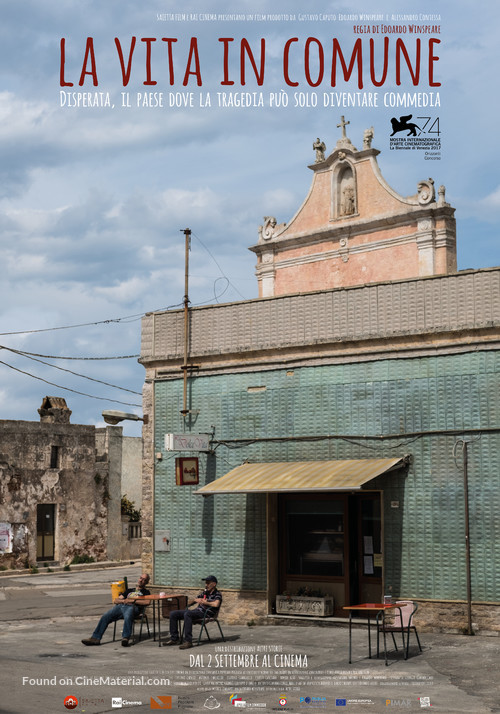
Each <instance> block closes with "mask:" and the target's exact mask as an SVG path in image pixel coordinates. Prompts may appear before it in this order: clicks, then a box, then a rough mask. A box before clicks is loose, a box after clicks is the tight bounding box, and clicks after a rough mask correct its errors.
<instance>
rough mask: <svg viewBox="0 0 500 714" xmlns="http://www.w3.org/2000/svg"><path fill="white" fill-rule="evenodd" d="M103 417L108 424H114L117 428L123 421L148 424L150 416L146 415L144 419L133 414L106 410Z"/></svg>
mask: <svg viewBox="0 0 500 714" xmlns="http://www.w3.org/2000/svg"><path fill="white" fill-rule="evenodd" d="M102 417H103V419H104V421H105V422H106V424H112V425H113V426H116V425H117V424H119V423H120V422H121V421H142V422H144V424H147V423H148V415H147V414H145V415H144V416H143V417H140V416H138V415H137V414H131V413H129V412H120V411H118V410H117V409H106V410H105V411H103V413H102Z"/></svg>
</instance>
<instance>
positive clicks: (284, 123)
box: [0, 0, 500, 434]
mask: <svg viewBox="0 0 500 714" xmlns="http://www.w3.org/2000/svg"><path fill="white" fill-rule="evenodd" d="M416 8H417V9H416ZM0 9H1V13H2V23H1V25H0V36H1V42H0V152H1V156H0V229H1V232H0V256H1V260H2V265H3V271H2V278H3V279H2V281H1V283H0V285H1V288H0V291H1V301H0V315H1V321H0V333H2V334H1V336H0V344H1V345H2V347H3V348H4V349H2V351H1V353H0V405H1V410H0V418H2V419H27V420H37V419H38V414H37V411H36V410H37V408H38V407H39V406H40V404H41V402H42V399H43V397H44V396H45V395H46V394H49V395H55V396H64V397H65V398H66V400H67V402H68V405H69V407H70V408H71V409H72V410H73V415H72V421H73V422H74V423H82V424H99V425H102V418H101V416H100V415H101V411H102V410H103V409H123V410H125V411H132V412H136V413H138V414H141V406H140V405H141V396H140V392H141V389H142V383H143V378H144V370H143V368H142V366H141V365H139V364H138V363H137V359H136V358H131V359H120V360H118V359H112V360H95V359H90V358H95V357H118V356H127V355H136V354H138V353H139V351H140V324H141V323H140V317H141V315H142V314H144V313H145V312H147V311H151V310H156V309H163V308H168V307H172V306H177V305H180V304H181V303H182V298H183V294H184V236H183V234H182V232H181V231H182V229H183V228H186V227H189V228H191V230H192V232H193V237H192V247H191V253H190V300H191V303H192V304H193V305H198V304H207V303H216V302H226V301H232V300H241V299H248V298H254V297H256V296H257V280H256V278H255V276H254V267H255V266H254V263H255V260H254V258H255V256H254V254H253V253H251V252H250V251H248V247H249V246H250V245H253V244H255V243H256V242H257V229H258V226H259V224H261V223H262V218H263V216H265V215H274V216H276V218H277V219H278V222H282V221H288V220H289V219H290V218H291V217H292V215H293V214H294V213H295V211H296V209H297V208H298V207H299V205H300V204H301V203H302V201H303V199H304V198H305V196H306V194H307V192H308V190H309V186H310V182H311V179H312V174H311V172H310V170H309V169H308V168H307V166H308V164H311V163H312V162H313V161H314V152H313V150H312V143H313V141H314V139H315V138H316V137H321V139H322V140H323V141H324V142H325V143H326V145H327V151H328V152H329V151H331V150H333V148H334V146H335V142H336V140H337V138H338V137H339V136H340V132H339V129H337V124H338V123H339V120H340V115H341V114H344V115H345V117H346V119H347V120H349V121H350V125H349V126H348V136H349V137H350V138H351V140H352V142H353V143H354V144H355V145H357V146H358V148H360V147H361V146H362V137H363V131H364V129H366V128H368V127H370V126H373V127H374V131H375V138H374V141H373V146H374V147H375V148H377V149H379V150H380V151H381V154H380V155H379V157H378V162H379V166H380V168H381V170H382V173H383V175H384V177H385V179H386V180H387V181H388V183H389V184H390V185H391V186H392V187H393V188H394V189H395V190H397V191H398V192H399V193H401V194H402V195H411V194H414V193H416V187H417V183H418V181H419V180H421V179H426V178H428V177H429V176H432V177H433V178H434V180H435V183H436V186H439V185H441V184H444V185H445V186H446V198H447V200H448V201H449V202H450V203H451V204H452V205H453V206H454V207H456V209H457V211H456V217H457V223H458V267H459V269H465V268H482V267H489V266H493V265H498V264H500V260H499V249H498V234H497V225H498V218H499V215H500V178H499V171H498V166H499V165H500V164H499V162H500V156H499V154H500V142H499V141H498V136H497V132H496V124H497V115H498V113H497V111H496V109H497V108H498V104H499V99H498V71H499V64H500V62H499V60H500V49H499V45H498V37H497V30H498V27H500V6H499V5H498V3H494V2H488V3H481V4H480V5H479V6H476V8H474V7H473V6H472V5H471V4H470V3H469V2H466V1H465V0H454V1H453V2H452V1H451V0H450V1H448V0H445V1H442V2H439V3H436V2H428V1H427V0H422V2H420V3H413V2H411V3H410V2H407V1H406V0H398V2H395V1H389V0H380V2H375V3H374V2H372V1H371V0H370V2H368V0H361V1H360V2H357V3H351V4H349V3H344V2H337V1H336V0H333V1H330V2H327V1H326V2H322V3H315V4H314V9H313V10H311V4H310V3H304V2H301V1H299V0H290V1H289V2H282V0H275V1H274V2H273V3H269V2H265V1H264V0H252V1H251V2H246V1H244V2H239V3H238V4H237V5H234V4H231V3H228V2H226V1H225V0H214V1H213V2H203V3H201V2H197V3H190V2H189V1H188V2H178V1H177V0H158V1H157V2H152V1H151V0H143V1H142V2H140V3H138V2H136V1H135V0H134V1H132V0H104V1H103V0H66V1H65V2H60V0H44V1H43V2H40V1H39V0H16V2H15V3H13V2H11V1H10V0H0ZM360 12H369V13H381V14H383V15H384V16H386V15H387V16H388V18H389V19H388V20H387V21H385V20H384V22H383V23H379V24H387V25H390V26H392V25H394V24H403V25H408V23H407V22H397V21H392V20H391V15H393V14H404V13H415V12H417V13H424V14H425V13H429V14H436V13H437V14H439V15H440V19H439V20H436V21H431V22H428V23H426V22H419V23H418V24H434V25H439V26H440V34H439V35H432V36H436V37H439V39H440V40H441V43H440V45H439V47H438V51H437V52H436V54H437V55H438V56H439V61H438V62H437V63H436V76H437V79H439V81H440V82H441V86H440V87H439V88H429V87H428V83H427V84H426V76H427V74H426V71H427V70H426V60H425V59H424V61H423V64H422V67H423V70H422V79H421V83H420V85H419V88H418V90H419V91H423V92H430V91H433V92H439V97H440V104H441V105H440V106H439V107H435V108H432V109H429V110H428V112H427V113H428V114H429V115H432V116H433V117H434V118H435V117H439V120H440V129H441V140H442V151H441V160H439V161H428V160H425V156H424V152H423V151H417V152H394V151H390V149H389V134H390V118H391V117H392V116H394V115H398V116H399V115H401V114H405V113H410V112H411V111H412V110H408V111H406V110H404V108H403V109H401V111H400V110H399V109H395V108H391V107H384V106H378V107H377V108H369V107H351V108H342V109H340V108H339V107H332V106H323V101H322V98H323V92H329V91H332V88H331V86H329V75H330V67H331V45H332V38H333V37H337V38H338V39H339V42H340V43H341V45H342V47H343V48H345V53H346V55H349V56H350V52H351V51H352V47H353V44H354V41H355V39H357V38H358V37H362V39H363V42H364V43H366V44H365V45H364V47H366V48H368V42H369V39H370V37H372V35H368V34H364V35H357V34H355V33H354V31H353V27H354V25H360V24H361V25H363V24H366V23H363V22H362V21H352V20H349V19H340V17H341V16H347V15H352V14H354V13H360ZM308 13H309V14H312V13H317V14H323V15H325V16H326V15H330V16H333V15H335V16H336V18H337V19H336V20H334V19H333V18H332V17H330V18H329V19H315V18H311V19H306V17H305V16H306V15H307V14H308ZM196 14H197V17H198V19H196V17H195V16H196ZM221 14H223V15H226V16H227V15H234V14H241V15H242V16H244V19H237V20H234V19H230V18H228V17H225V18H224V19H220V18H218V19H216V20H213V19H212V17H211V16H212V15H216V16H217V15H221ZM269 14H272V15H273V16H272V17H271V18H269V17H268V18H266V19H263V17H265V16H266V15H269ZM251 15H252V16H253V18H254V19H250V16H251ZM293 15H295V19H293V17H291V16H293ZM258 16H259V17H258ZM185 18H187V19H185ZM368 24H369V25H373V24H374V23H368ZM88 37H92V38H93V48H94V57H95V71H96V75H97V79H98V86H97V87H94V85H93V79H92V76H91V75H90V74H87V75H85V77H84V80H85V81H84V84H83V86H79V81H80V75H81V73H82V67H83V66H84V57H85V49H86V41H87V38H88ZM116 37H117V38H119V40H120V43H121V47H122V50H123V53H124V63H125V69H126V65H127V61H128V57H129V51H130V48H131V38H132V37H136V38H137V42H136V46H135V49H134V51H133V54H132V61H131V65H130V79H129V82H128V84H127V86H126V87H124V86H123V79H122V70H121V67H120V60H119V56H118V53H117V48H116V45H115V38H116ZM163 37H169V38H175V39H176V42H172V43H169V44H168V43H164V42H162V41H161V38H163ZM193 37H196V38H197V48H198V56H199V64H200V74H201V78H202V86H201V87H200V86H198V84H197V81H196V76H195V75H194V74H191V75H189V76H188V81H187V84H186V85H185V86H184V84H183V79H184V76H185V74H186V71H191V72H194V70H195V67H196V66H195V57H194V56H191V61H190V59H189V53H190V46H191V45H190V43H191V38H193ZM223 37H226V38H229V37H231V38H234V42H232V43H228V44H227V46H228V48H229V59H228V68H229V73H230V78H231V80H234V81H235V84H234V85H233V86H221V80H222V78H223V43H221V42H219V38H223ZM295 37H296V38H298V42H297V43H294V44H293V50H294V51H293V52H292V53H291V64H290V74H291V75H292V78H294V79H297V80H298V81H299V86H298V87H290V86H287V85H286V84H285V81H284V78H283V67H282V54H283V48H284V45H285V43H286V41H287V40H288V39H290V38H295ZM309 37H314V38H316V40H318V42H317V43H314V46H313V49H315V48H316V49H317V47H318V46H319V44H321V46H322V48H323V49H324V55H325V66H326V71H325V77H326V78H325V80H324V82H323V83H322V84H321V85H320V86H318V87H311V86H308V84H307V82H306V80H305V76H304V61H303V54H302V53H303V52H304V47H305V43H306V40H307V38H309ZM61 38H64V39H65V48H64V49H65V65H64V81H65V82H72V83H73V85H74V86H73V87H69V86H64V87H61V86H60V69H61ZM141 38H157V39H156V42H155V43H153V42H150V43H145V42H141ZM242 38H245V39H246V40H247V41H248V43H249V46H250V47H251V49H252V51H253V53H254V57H256V58H257V59H256V65H257V66H258V60H259V57H260V55H259V50H260V41H261V39H262V38H265V40H266V62H265V79H264V84H263V85H262V86H260V87H259V86H258V85H257V83H256V80H255V76H254V73H253V71H252V69H251V64H250V63H248V62H247V64H246V84H245V86H244V87H242V86H241V84H240V68H239V47H240V41H241V39H242ZM421 38H422V48H423V57H424V58H425V57H426V54H425V53H426V52H427V39H428V36H425V35H422V36H421ZM390 41H391V43H394V41H395V38H394V36H392V37H390ZM405 41H407V42H408V46H409V47H414V42H415V38H414V37H412V38H410V37H409V36H408V35H406V36H405ZM148 44H149V46H150V48H151V65H150V67H151V69H150V72H151V80H152V81H156V82H157V84H156V85H151V86H145V85H144V81H145V80H146V78H147V66H146V51H147V47H148ZM168 46H170V48H171V51H172V63H171V64H170V63H169V57H168ZM391 47H393V44H391ZM311 57H312V59H311V73H312V74H313V73H315V72H317V71H318V68H317V63H316V64H315V60H314V54H313V55H311ZM90 67H91V65H90V59H88V62H87V64H86V65H85V69H86V70H87V71H89V70H90ZM392 67H393V60H392V59H391V62H390V66H389V73H388V79H387V82H386V84H385V85H384V87H381V88H379V89H378V90H377V91H378V92H379V93H380V97H382V95H383V93H384V92H385V91H389V92H390V91H394V92H406V91H412V92H413V91H416V90H415V88H414V87H413V86H412V85H411V83H410V81H409V79H408V75H407V74H406V75H404V77H403V83H402V85H401V86H400V87H396V85H395V78H394V71H393V68H392ZM172 72H173V82H174V83H173V85H171V84H170V80H171V73H172ZM335 89H336V90H338V91H357V90H358V88H357V86H356V82H354V81H353V80H351V81H350V82H349V83H347V84H344V83H342V82H341V81H339V84H338V86H337V87H336V88H335ZM363 89H364V90H365V91H370V90H371V91H373V90H374V89H375V88H374V87H372V86H370V85H369V83H366V84H365V87H364V88H363ZM282 90H284V92H285V93H286V95H287V97H288V99H289V102H288V106H286V107H284V106H278V107H276V106H274V107H271V106H269V97H270V93H280V92H281V91H282ZM61 91H64V92H68V93H70V92H83V91H85V92H96V91H97V92H103V96H106V93H107V92H109V101H110V103H111V104H112V105H114V106H104V107H84V106H80V107H75V106H70V101H69V98H70V95H69V94H67V95H61ZM124 91H126V92H128V93H129V98H130V105H131V106H130V107H128V106H122V94H121V93H122V92H124ZM242 91H244V92H249V93H252V96H253V92H262V93H263V95H264V106H247V107H234V106H218V101H217V93H218V92H226V94H229V93H230V92H233V93H237V92H238V93H239V92H242ZM145 92H157V93H162V94H163V103H164V105H165V106H163V107H159V106H143V105H142V102H140V106H137V97H138V93H140V94H141V98H143V95H144V93H145ZM207 92H209V93H210V96H211V106H210V107H208V106H200V101H203V99H205V103H206V95H207ZM294 92H304V93H305V94H307V93H309V98H310V97H311V95H312V94H313V93H316V95H317V97H318V105H317V106H316V107H312V106H309V107H308V106H303V107H302V106H295V101H294ZM61 96H63V98H64V99H65V103H64V105H63V106H61V104H62V100H61ZM171 97H172V98H173V100H177V101H178V102H179V103H180V104H181V106H175V105H174V106H170V99H171ZM190 101H192V102H193V106H189V103H190ZM312 101H313V100H311V99H310V102H312ZM184 102H187V103H188V106H183V103H184ZM380 103H381V100H379V104H380ZM419 113H420V114H421V113H422V111H421V110H419ZM423 113H424V114H425V112H423ZM53 328H68V329H53ZM14 333H16V334H14ZM12 350H17V351H22V352H25V353H31V354H30V356H26V355H20V354H18V352H13V351H12ZM40 355H43V356H40ZM45 356H49V357H50V358H47V357H45ZM53 357H58V358H59V359H57V360H56V359H53ZM69 357H79V358H81V357H84V358H86V359H85V360H70V359H68V358H69ZM62 358H65V359H62ZM53 365H55V366H56V367H57V368H56V367H54V366H53ZM58 368H59V369H58ZM62 370H69V371H62ZM79 375H83V376H79ZM35 377H37V378H38V379H36V378H35ZM86 377H90V378H92V380H99V381H89V379H86ZM40 380H46V381H45V382H43V381H40ZM47 382H49V384H47ZM110 385H115V386H110ZM63 387H65V388H66V390H65V389H63ZM116 387H121V388H122V389H117V388H116ZM67 390H68V391H67ZM69 390H72V391H69ZM126 390H128V391H126ZM85 395H91V396H85ZM93 397H94V398H93ZM125 433H129V434H137V433H139V432H138V431H137V426H136V425H133V424H129V425H128V426H127V427H125Z"/></svg>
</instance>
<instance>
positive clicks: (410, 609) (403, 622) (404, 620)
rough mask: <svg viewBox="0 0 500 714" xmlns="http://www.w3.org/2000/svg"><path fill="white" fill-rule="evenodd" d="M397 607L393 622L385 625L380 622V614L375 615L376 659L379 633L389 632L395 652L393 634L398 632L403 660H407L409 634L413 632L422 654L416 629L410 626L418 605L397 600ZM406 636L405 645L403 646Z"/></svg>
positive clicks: (383, 622) (410, 601) (409, 601)
mask: <svg viewBox="0 0 500 714" xmlns="http://www.w3.org/2000/svg"><path fill="white" fill-rule="evenodd" d="M396 605H397V607H398V608H399V609H398V610H396V614H395V617H394V622H393V623H391V624H387V623H386V622H385V621H384V619H383V618H382V620H380V617H379V616H380V613H379V614H378V615H377V657H378V656H379V636H380V633H383V634H384V633H387V632H390V634H391V635H392V641H393V643H394V647H395V648H396V650H397V649H398V646H397V644H396V638H395V637H394V633H396V632H400V633H401V637H402V639H403V652H404V656H405V659H408V652H409V649H410V632H411V631H412V630H413V632H414V633H415V637H416V638H417V642H418V647H419V649H420V652H422V645H421V644H420V639H419V636H418V632H417V628H416V627H415V625H414V624H412V620H413V616H414V614H415V613H416V611H417V610H418V603H417V602H413V601H412V600H398V601H397V602H396ZM405 635H406V644H405Z"/></svg>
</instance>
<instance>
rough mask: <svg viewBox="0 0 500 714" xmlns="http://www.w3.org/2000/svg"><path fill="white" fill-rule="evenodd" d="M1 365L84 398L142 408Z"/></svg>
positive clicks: (0, 361)
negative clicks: (63, 385)
mask: <svg viewBox="0 0 500 714" xmlns="http://www.w3.org/2000/svg"><path fill="white" fill-rule="evenodd" d="M0 364H3V365H5V367H9V369H13V370H14V371H15V372H20V373H21V374H24V375H26V376H27V377H32V378H33V379H38V380H39V381H40V382H45V384H50V385H51V386H52V387H57V388H58V389H64V390H65V391H66V392H73V394H80V395H81V396H82V397H89V398H90V399H99V400H101V401H103V402H114V403H115V404H125V405H126V406H129V407H142V404H134V403H132V402H121V401H119V400H118V399H110V398H108V397H97V396H96V395H95V394H87V393H86V392H79V391H77V390H76V389H70V388H69V387H62V386H61V385H60V384H55V382H49V381H48V380H47V379H43V378H42V377H37V376H36V375H35V374H31V373H30V372H25V371H24V370H22V369H18V368H17V367H13V366H12V365H11V364H8V363H7V362H2V360H0Z"/></svg>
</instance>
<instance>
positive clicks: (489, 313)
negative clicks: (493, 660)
mask: <svg viewBox="0 0 500 714" xmlns="http://www.w3.org/2000/svg"><path fill="white" fill-rule="evenodd" d="M345 126H346V125H345V123H344V121H343V120H342V122H341V128H342V137H341V139H339V141H338V142H337V145H336V147H335V149H334V150H333V152H332V153H331V154H330V155H329V156H328V157H325V149H326V147H324V144H323V142H316V144H315V146H316V159H317V161H316V163H315V164H314V165H313V166H312V167H310V168H312V169H313V172H314V175H313V184H312V187H311V190H310V192H309V194H308V196H307V198H306V200H305V201H304V203H303V205H302V207H301V208H300V209H299V210H298V212H297V213H296V215H295V216H294V217H293V218H292V220H291V221H290V222H289V223H288V224H287V225H285V224H281V225H280V224H278V222H277V220H276V219H275V218H274V217H266V219H265V223H264V225H263V226H262V227H261V229H260V231H259V241H258V243H257V245H256V246H253V247H252V250H253V251H254V252H255V253H256V254H257V261H258V262H257V278H258V280H259V286H260V295H261V297H259V298H258V299H255V300H248V301H243V302H237V303H228V304H224V305H217V306H211V307H200V308H194V309H191V310H189V315H188V319H189V325H188V327H189V336H190V338H189V344H188V362H187V364H186V363H185V361H184V358H185V344H184V334H185V330H184V327H185V323H184V320H185V315H184V313H183V312H182V311H179V310H176V311H168V312H159V313H151V314H148V315H147V316H146V317H145V318H144V319H143V324H142V348H141V362H142V363H143V365H144V367H145V369H146V379H145V385H144V413H145V414H148V415H150V418H149V420H148V423H147V424H146V425H145V427H144V429H145V462H144V468H143V477H144V488H143V536H144V555H143V558H144V561H145V567H146V569H148V570H151V572H152V573H153V580H154V583H155V584H157V585H159V586H162V587H172V588H176V589H177V588H182V589H184V590H189V589H190V588H192V589H196V588H197V587H198V584H199V578H200V577H203V576H205V575H206V573H207V572H214V573H215V574H216V575H217V577H218V578H219V583H220V587H221V589H222V590H223V591H224V593H225V617H227V619H228V620H229V621H231V620H232V621H238V622H247V621H250V620H253V621H256V622H259V621H260V622H263V621H267V620H268V619H269V618H277V617H279V615H278V614H277V613H276V602H277V596H278V595H283V594H295V593H300V592H302V593H303V592H312V593H315V594H316V595H317V594H318V593H322V594H323V595H325V596H329V597H330V598H331V599H332V600H333V603H334V613H333V615H334V617H342V616H343V615H344V612H345V611H343V609H342V608H343V607H344V605H349V604H355V603H358V602H366V601H371V602H373V601H378V600H380V599H381V598H383V596H384V595H392V596H393V597H398V598H405V599H406V598H411V599H414V600H416V601H418V602H419V604H420V609H419V625H420V626H421V627H425V626H429V627H435V628H439V627H442V626H444V625H443V618H445V619H446V627H447V628H451V629H455V630H457V631H460V630H463V629H464V628H466V627H467V626H468V624H469V625H471V626H472V625H473V626H474V628H475V629H478V630H480V631H487V630H488V631H498V630H499V629H500V621H499V616H500V600H499V598H498V593H497V591H496V581H495V572H497V571H498V569H499V568H500V556H499V555H498V553H500V548H499V545H500V543H499V541H500V530H499V528H498V524H497V518H496V512H497V510H498V507H500V502H499V501H500V468H499V463H498V459H499V454H500V448H499V447H500V436H499V434H500V431H499V422H500V412H499V408H500V407H499V403H498V393H499V390H498V387H499V371H500V370H499V367H500V351H499V346H500V330H499V327H500V269H498V268H491V269H484V270H475V271H461V272H457V271H456V259H455V255H456V252H455V222H454V216H453V213H454V210H453V208H451V207H450V206H449V205H448V204H447V203H446V202H445V195H444V189H443V188H440V189H438V192H437V196H436V193H435V190H434V184H433V182H432V180H429V179H427V180H425V181H422V182H420V183H419V184H418V185H417V193H416V194H415V196H413V197H408V198H403V197H400V196H398V194H396V192H395V191H393V190H392V189H390V187H388V185H387V184H386V183H385V181H384V179H383V178H382V177H381V175H380V171H379V170H378V168H377V165H376V154H377V153H378V152H376V150H375V149H372V148H371V141H372V132H371V131H370V130H368V131H367V132H365V137H364V140H363V149H362V150H361V151H357V150H356V149H355V147H354V146H353V145H352V143H351V142H350V140H349V139H348V138H347V136H346V133H345ZM370 191H371V194H370V195H371V198H370V195H369V192H370ZM370 206H371V208H370ZM389 271H390V272H389ZM184 375H186V380H184ZM166 434H171V435H175V434H177V435H180V436H182V439H184V440H182V439H181V440H178V441H177V445H176V446H175V438H174V437H171V438H170V439H167V440H165V435H166ZM197 435H205V436H204V437H203V438H201V437H198V436H197ZM189 437H192V438H191V439H189ZM172 444H174V448H173V449H172ZM183 445H184V447H183ZM182 448H184V451H183V450H182ZM193 449H195V450H193ZM445 514H446V517H445ZM471 623H472V624H471Z"/></svg>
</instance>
